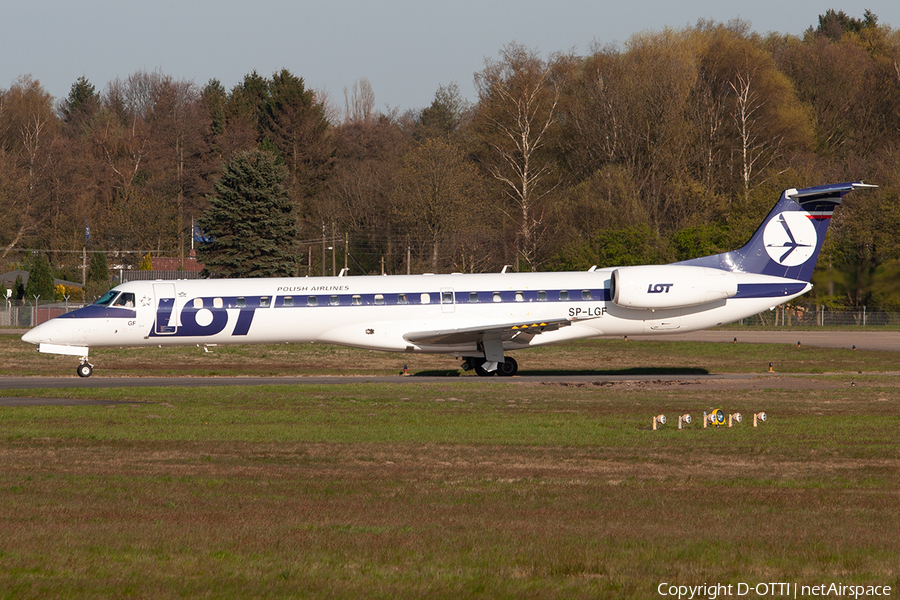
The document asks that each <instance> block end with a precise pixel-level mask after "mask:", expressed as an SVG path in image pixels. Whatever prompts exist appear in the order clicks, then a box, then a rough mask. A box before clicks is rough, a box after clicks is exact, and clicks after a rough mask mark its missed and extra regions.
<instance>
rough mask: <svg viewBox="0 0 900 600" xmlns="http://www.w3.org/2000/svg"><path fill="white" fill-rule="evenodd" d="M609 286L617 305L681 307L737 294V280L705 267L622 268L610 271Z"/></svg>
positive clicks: (730, 275) (648, 307)
mask: <svg viewBox="0 0 900 600" xmlns="http://www.w3.org/2000/svg"><path fill="white" fill-rule="evenodd" d="M610 286H611V289H610V296H611V297H612V301H613V302H614V303H616V304H617V305H619V306H624V307H626V308H644V309H651V310H653V309H664V308H682V307H685V306H697V305H699V304H706V303H707V302H715V301H717V300H725V299H726V298H731V297H732V296H734V295H735V294H737V277H736V276H735V274H734V273H731V272H729V271H722V270H720V269H709V268H706V267H690V266H680V265H658V266H644V267H622V268H620V269H616V270H615V271H613V272H612V277H611V283H610Z"/></svg>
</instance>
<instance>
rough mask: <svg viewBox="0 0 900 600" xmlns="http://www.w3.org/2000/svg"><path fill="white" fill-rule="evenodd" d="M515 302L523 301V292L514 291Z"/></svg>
mask: <svg viewBox="0 0 900 600" xmlns="http://www.w3.org/2000/svg"><path fill="white" fill-rule="evenodd" d="M516 302H525V293H524V292H516Z"/></svg>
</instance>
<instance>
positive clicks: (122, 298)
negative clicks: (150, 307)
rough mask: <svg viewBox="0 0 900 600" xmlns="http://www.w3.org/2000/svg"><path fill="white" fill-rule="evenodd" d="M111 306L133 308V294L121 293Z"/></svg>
mask: <svg viewBox="0 0 900 600" xmlns="http://www.w3.org/2000/svg"><path fill="white" fill-rule="evenodd" d="M113 306H124V307H125V308H134V294H133V293H132V292H122V293H121V294H119V297H118V298H116V301H115V302H113Z"/></svg>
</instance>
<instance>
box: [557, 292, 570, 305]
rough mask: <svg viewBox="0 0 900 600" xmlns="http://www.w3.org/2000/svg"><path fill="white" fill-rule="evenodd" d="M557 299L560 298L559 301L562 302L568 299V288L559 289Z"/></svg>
mask: <svg viewBox="0 0 900 600" xmlns="http://www.w3.org/2000/svg"><path fill="white" fill-rule="evenodd" d="M559 299H560V300H561V301H563V302H565V301H566V300H568V299H569V292H568V290H560V292H559Z"/></svg>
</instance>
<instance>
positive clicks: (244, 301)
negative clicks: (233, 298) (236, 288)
mask: <svg viewBox="0 0 900 600" xmlns="http://www.w3.org/2000/svg"><path fill="white" fill-rule="evenodd" d="M236 304H237V307H238V308H244V307H245V306H247V299H246V298H238V299H237V302H236Z"/></svg>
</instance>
